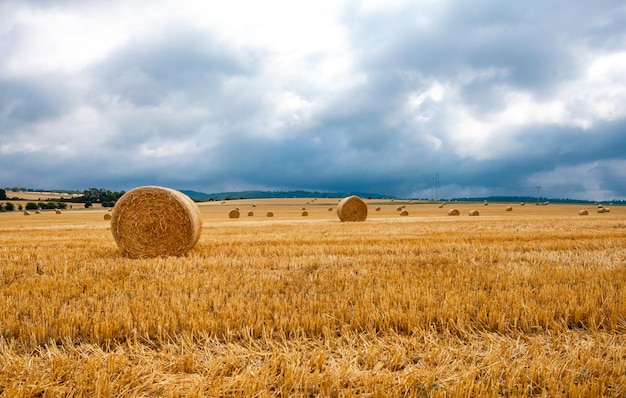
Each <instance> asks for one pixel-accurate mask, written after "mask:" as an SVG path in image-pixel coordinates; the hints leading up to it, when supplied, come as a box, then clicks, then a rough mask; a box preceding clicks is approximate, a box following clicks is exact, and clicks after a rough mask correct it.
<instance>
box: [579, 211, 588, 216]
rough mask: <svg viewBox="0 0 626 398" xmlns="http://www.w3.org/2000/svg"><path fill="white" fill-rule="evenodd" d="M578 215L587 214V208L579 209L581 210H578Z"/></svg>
mask: <svg viewBox="0 0 626 398" xmlns="http://www.w3.org/2000/svg"><path fill="white" fill-rule="evenodd" d="M578 215H579V216H588V215H589V212H588V211H587V210H581V211H579V212H578Z"/></svg>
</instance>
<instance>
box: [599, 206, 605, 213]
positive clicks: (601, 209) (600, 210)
mask: <svg viewBox="0 0 626 398" xmlns="http://www.w3.org/2000/svg"><path fill="white" fill-rule="evenodd" d="M605 211H606V209H605V208H604V207H598V213H604V212H605Z"/></svg>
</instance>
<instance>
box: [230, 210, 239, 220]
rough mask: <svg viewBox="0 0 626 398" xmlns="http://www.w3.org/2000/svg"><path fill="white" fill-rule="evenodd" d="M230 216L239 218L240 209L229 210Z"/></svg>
mask: <svg viewBox="0 0 626 398" xmlns="http://www.w3.org/2000/svg"><path fill="white" fill-rule="evenodd" d="M228 218H239V209H232V210H231V211H229V212H228Z"/></svg>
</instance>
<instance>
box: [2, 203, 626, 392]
mask: <svg viewBox="0 0 626 398" xmlns="http://www.w3.org/2000/svg"><path fill="white" fill-rule="evenodd" d="M307 201H308V202H309V203H308V204H307V203H306V202H307ZM337 202H338V199H317V200H315V201H313V200H306V199H288V200H269V199H268V200H241V201H228V202H226V203H225V204H221V203H219V202H218V203H202V204H200V205H199V207H200V209H201V212H202V215H203V231H202V236H201V238H200V241H199V242H198V244H197V245H196V247H195V248H194V249H193V250H192V251H191V252H190V253H189V254H188V255H187V256H184V257H181V258H172V257H170V258H158V259H148V260H131V259H127V258H123V257H121V256H120V254H119V251H118V249H117V247H116V245H115V242H114V241H113V238H112V236H111V233H110V230H109V223H108V221H105V220H104V219H103V217H104V214H105V213H106V210H103V209H73V210H67V211H64V212H63V213H62V214H55V213H54V211H43V212H42V214H37V215H35V214H32V215H30V216H24V215H22V214H21V213H20V212H13V213H0V243H1V245H0V259H1V263H0V297H1V299H0V311H1V317H0V396H8V397H9V396H10V397H14V396H17V397H20V396H24V397H26V396H28V397H30V396H117V395H122V396H316V395H322V396H542V395H543V396H611V397H620V396H624V395H626V288H625V287H624V281H625V280H626V208H624V207H620V206H612V207H611V212H610V213H608V214H607V213H605V214H598V213H597V212H596V208H595V206H578V205H548V206H535V205H533V204H527V205H526V206H520V205H519V204H513V205H512V206H513V211H512V212H506V211H505V208H506V204H495V203H491V204H489V206H482V204H477V205H476V204H474V205H468V204H448V205H446V206H444V208H439V207H438V206H437V205H435V204H408V203H406V202H401V201H395V202H393V203H392V202H384V201H375V200H373V201H369V203H370V206H369V207H370V211H369V217H368V220H367V221H365V222H363V223H341V222H339V221H338V219H337V216H336V213H335V210H336V205H337ZM253 204H254V205H255V207H252V205H253ZM403 204H404V205H406V208H405V209H406V210H408V211H409V216H407V217H400V216H399V215H398V213H399V212H398V211H397V210H396V208H397V207H398V206H401V205H403ZM376 206H381V211H379V212H376V211H374V208H375V207H376ZM234 207H239V208H240V211H241V217H240V218H239V219H235V220H231V219H229V218H228V211H229V210H230V209H232V208H234ZM302 207H305V208H306V210H307V211H308V213H309V215H308V216H307V217H303V216H301V212H302ZM330 207H332V208H333V210H332V211H328V208H330ZM452 207H454V208H457V209H459V210H460V212H461V215H460V216H458V217H449V216H447V211H448V210H449V209H450V208H452ZM472 208H476V209H477V210H479V211H480V212H481V215H480V216H479V217H469V216H467V213H468V212H469V210H470V209H472ZM581 209H587V210H588V211H589V216H578V211H579V210H581ZM248 211H253V212H254V215H253V216H248V215H247V213H248ZM267 211H272V212H274V217H273V218H267V217H266V215H265V214H266V213H267Z"/></svg>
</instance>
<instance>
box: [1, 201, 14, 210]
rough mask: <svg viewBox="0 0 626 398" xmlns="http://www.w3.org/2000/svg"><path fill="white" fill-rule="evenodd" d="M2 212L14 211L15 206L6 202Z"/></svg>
mask: <svg viewBox="0 0 626 398" xmlns="http://www.w3.org/2000/svg"><path fill="white" fill-rule="evenodd" d="M4 210H6V211H15V205H14V204H13V203H11V202H7V203H5V204H4Z"/></svg>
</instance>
